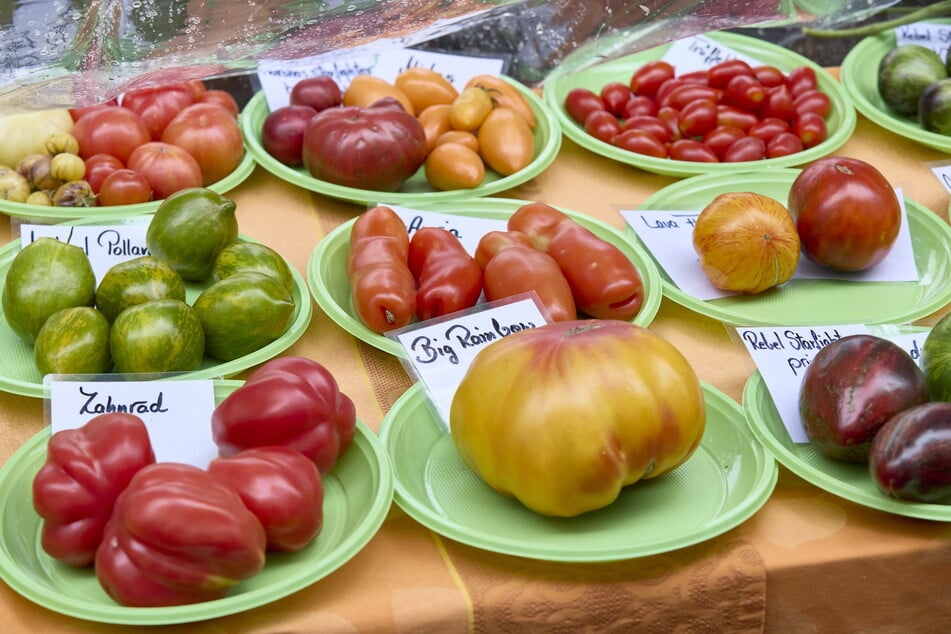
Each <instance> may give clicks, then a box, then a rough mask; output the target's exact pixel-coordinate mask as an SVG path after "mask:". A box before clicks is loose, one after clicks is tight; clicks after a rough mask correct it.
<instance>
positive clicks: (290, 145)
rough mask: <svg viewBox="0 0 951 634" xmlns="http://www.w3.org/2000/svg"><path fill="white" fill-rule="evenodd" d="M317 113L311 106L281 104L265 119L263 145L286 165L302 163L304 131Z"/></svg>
mask: <svg viewBox="0 0 951 634" xmlns="http://www.w3.org/2000/svg"><path fill="white" fill-rule="evenodd" d="M315 114H317V111H316V110H314V109H313V108H311V107H310V106H302V105H296V106H295V105H289V106H281V107H280V108H278V109H277V110H275V111H274V112H272V113H270V114H269V115H268V116H267V117H266V118H265V119H264V125H263V126H262V127H261V145H263V146H264V149H265V150H267V153H268V154H270V155H271V156H273V157H274V158H276V159H277V160H278V161H280V162H281V163H284V164H285V165H292V166H296V165H302V164H303V162H304V159H303V155H302V152H303V148H304V131H305V130H306V129H307V124H308V123H309V122H310V120H311V119H312V118H313V117H314V115H315Z"/></svg>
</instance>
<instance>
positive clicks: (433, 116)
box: [416, 104, 452, 152]
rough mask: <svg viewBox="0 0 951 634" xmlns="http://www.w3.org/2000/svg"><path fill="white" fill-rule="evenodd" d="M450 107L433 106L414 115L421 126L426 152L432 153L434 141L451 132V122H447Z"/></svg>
mask: <svg viewBox="0 0 951 634" xmlns="http://www.w3.org/2000/svg"><path fill="white" fill-rule="evenodd" d="M450 110H452V106H450V105H449V104H434V105H432V106H429V107H428V108H426V109H425V110H422V111H421V112H420V113H419V114H418V115H416V119H417V121H419V124H420V125H421V126H423V133H424V134H425V135H426V151H427V152H432V151H433V148H434V147H436V140H437V139H438V138H439V137H440V136H442V135H443V134H445V133H446V132H449V131H450V130H452V122H451V121H450V120H449V111H450Z"/></svg>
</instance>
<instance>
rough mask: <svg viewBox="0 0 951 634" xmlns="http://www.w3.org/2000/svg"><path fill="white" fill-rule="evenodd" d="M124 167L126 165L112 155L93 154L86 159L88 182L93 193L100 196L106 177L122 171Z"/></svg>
mask: <svg viewBox="0 0 951 634" xmlns="http://www.w3.org/2000/svg"><path fill="white" fill-rule="evenodd" d="M123 167H125V165H123V164H122V161H120V160H119V159H117V158H116V157H114V156H113V155H112V154H105V153H99V154H93V155H92V156H90V157H89V158H87V159H86V176H85V179H86V182H87V183H89V186H90V187H91V188H92V191H93V193H94V194H98V193H99V186H100V185H102V181H103V180H105V178H106V176H108V175H109V174H111V173H113V172H114V171H116V170H121V169H122V168H123Z"/></svg>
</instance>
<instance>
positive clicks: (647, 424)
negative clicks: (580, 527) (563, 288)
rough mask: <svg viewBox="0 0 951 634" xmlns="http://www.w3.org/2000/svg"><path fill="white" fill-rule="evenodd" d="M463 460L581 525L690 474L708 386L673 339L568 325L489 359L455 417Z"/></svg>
mask: <svg viewBox="0 0 951 634" xmlns="http://www.w3.org/2000/svg"><path fill="white" fill-rule="evenodd" d="M449 424H450V429H451V434H452V438H453V441H454V444H455V446H456V449H457V450H458V452H459V455H460V456H461V457H462V460H463V461H464V462H465V463H466V464H467V465H468V466H469V467H470V468H471V469H472V470H473V471H475V473H476V474H477V475H479V477H480V478H482V480H483V481H485V482H486V483H487V484H488V485H489V486H491V487H493V488H494V489H496V490H497V491H499V492H501V493H503V494H506V495H511V496H514V497H515V498H516V499H518V500H519V501H521V502H522V504H524V505H525V506H526V507H528V508H529V509H532V510H534V511H536V512H538V513H542V514H545V515H553V516H562V517H571V516H575V515H580V514H582V513H585V512H587V511H591V510H595V509H599V508H602V507H605V506H607V505H609V504H611V503H612V502H613V501H614V500H615V499H616V498H617V496H618V495H619V494H620V492H621V489H622V488H623V487H625V486H627V485H630V484H633V483H635V482H637V481H638V480H640V479H642V478H654V477H657V476H659V475H661V474H664V473H667V472H669V471H671V470H672V469H674V468H676V467H678V466H679V465H681V464H682V463H683V462H684V461H686V460H687V458H689V457H690V456H691V455H692V454H693V452H694V450H695V449H696V448H697V446H698V445H699V444H700V439H701V437H702V436H703V430H704V427H705V424H706V410H705V405H704V400H703V392H702V390H701V387H700V382H699V380H698V379H697V376H696V374H695V373H694V371H693V369H692V368H691V366H690V364H689V363H688V362H687V360H686V359H685V358H684V357H683V355H682V354H681V353H680V352H679V351H678V350H677V349H676V348H675V347H674V346H673V345H671V344H670V343H669V342H668V341H667V340H666V339H663V338H662V337H660V336H658V335H656V334H654V333H653V332H651V331H650V330H647V329H646V328H642V327H640V326H637V325H634V324H632V323H630V322H626V321H620V320H585V321H565V322H556V323H553V324H548V325H545V326H541V327H539V328H534V329H531V330H523V331H520V332H517V333H515V334H512V335H509V336H507V337H505V338H503V339H500V340H498V341H495V342H493V343H491V344H489V345H488V346H486V347H485V348H484V349H483V350H481V351H480V352H479V353H478V354H477V355H476V357H475V359H474V360H473V362H472V365H471V366H470V367H469V369H468V371H467V373H466V375H465V376H464V377H463V379H462V382H461V383H460V385H459V388H458V389H457V391H456V394H455V396H454V398H453V401H452V406H451V408H450V419H449Z"/></svg>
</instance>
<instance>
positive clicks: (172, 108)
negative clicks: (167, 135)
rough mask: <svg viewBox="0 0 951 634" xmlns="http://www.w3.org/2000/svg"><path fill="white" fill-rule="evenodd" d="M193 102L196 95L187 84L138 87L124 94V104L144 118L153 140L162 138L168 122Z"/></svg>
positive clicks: (143, 120)
mask: <svg viewBox="0 0 951 634" xmlns="http://www.w3.org/2000/svg"><path fill="white" fill-rule="evenodd" d="M193 103H195V95H194V93H193V92H192V90H191V88H189V87H188V86H186V85H185V84H170V85H168V86H155V87H151V88H136V89H133V90H129V91H128V92H126V93H125V94H124V95H122V106H123V107H125V108H128V109H129V110H131V111H132V112H134V113H136V114H137V115H139V117H141V118H142V123H144V124H145V127H147V128H148V129H149V134H150V135H151V139H152V140H153V141H158V140H160V139H161V138H162V132H163V131H164V130H165V126H167V125H168V122H169V121H171V120H172V119H173V118H174V117H175V115H177V114H178V113H179V112H181V111H182V110H184V109H185V108H187V107H188V106H190V105H192V104H193Z"/></svg>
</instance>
